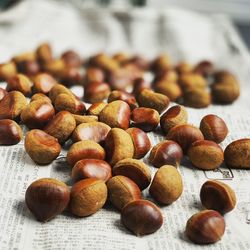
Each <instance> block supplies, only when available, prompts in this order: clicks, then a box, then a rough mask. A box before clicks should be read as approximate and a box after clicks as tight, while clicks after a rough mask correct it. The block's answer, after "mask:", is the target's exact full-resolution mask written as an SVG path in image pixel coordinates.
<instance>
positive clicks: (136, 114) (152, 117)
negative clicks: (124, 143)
mask: <svg viewBox="0 0 250 250" xmlns="http://www.w3.org/2000/svg"><path fill="white" fill-rule="evenodd" d="M131 120H132V121H133V122H134V123H133V125H134V126H135V127H138V128H140V129H142V130H143V131H145V132H150V131H153V130H155V129H156V128H157V126H158V124H159V122H160V115H159V113H158V112H157V111H156V110H155V109H151V108H135V109H134V110H133V111H132V113H131Z"/></svg>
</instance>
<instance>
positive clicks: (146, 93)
mask: <svg viewBox="0 0 250 250" xmlns="http://www.w3.org/2000/svg"><path fill="white" fill-rule="evenodd" d="M137 102H138V103H139V106H140V107H146V108H152V109H155V110H157V111H158V112H159V113H161V112H162V111H164V110H165V109H166V108H167V107H168V105H169V98H168V97H167V96H166V95H163V94H159V93H156V92H154V91H152V90H149V89H143V90H142V91H141V93H140V94H139V95H138V97H137Z"/></svg>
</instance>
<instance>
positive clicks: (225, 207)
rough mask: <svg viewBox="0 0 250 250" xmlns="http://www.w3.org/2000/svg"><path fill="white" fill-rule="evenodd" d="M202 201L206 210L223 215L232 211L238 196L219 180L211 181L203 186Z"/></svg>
mask: <svg viewBox="0 0 250 250" xmlns="http://www.w3.org/2000/svg"><path fill="white" fill-rule="evenodd" d="M200 199H201V203H202V205H203V206H204V207H205V208H206V209H213V210H216V211H218V212H219V213H221V214H225V213H228V212H230V211H232V210H233V209H234V207H235V205H236V195H235V192H234V191H233V189H232V188H231V187H230V186H229V185H227V184H226V183H223V182H221V181H217V180H209V181H206V182H205V183H204V184H203V185H202V187H201V190H200Z"/></svg>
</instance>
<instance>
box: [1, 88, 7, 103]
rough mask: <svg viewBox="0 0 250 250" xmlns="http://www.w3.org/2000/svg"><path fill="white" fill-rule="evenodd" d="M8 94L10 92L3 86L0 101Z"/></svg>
mask: <svg viewBox="0 0 250 250" xmlns="http://www.w3.org/2000/svg"><path fill="white" fill-rule="evenodd" d="M7 94H8V92H7V91H6V90H5V89H3V88H0V101H1V100H2V99H3V98H4V97H5V96H6V95H7Z"/></svg>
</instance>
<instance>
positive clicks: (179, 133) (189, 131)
mask: <svg viewBox="0 0 250 250" xmlns="http://www.w3.org/2000/svg"><path fill="white" fill-rule="evenodd" d="M166 139H167V140H172V141H175V142H176V143H178V144H179V145H180V146H181V148H182V151H183V153H184V154H185V153H187V150H188V148H189V147H190V146H191V144H192V143H193V142H195V141H198V140H204V137H203V134H202V133H201V131H200V130H199V129H198V128H196V127H195V126H192V125H190V124H182V125H177V126H175V127H173V128H171V129H170V130H169V132H168V134H167V137H166Z"/></svg>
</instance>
